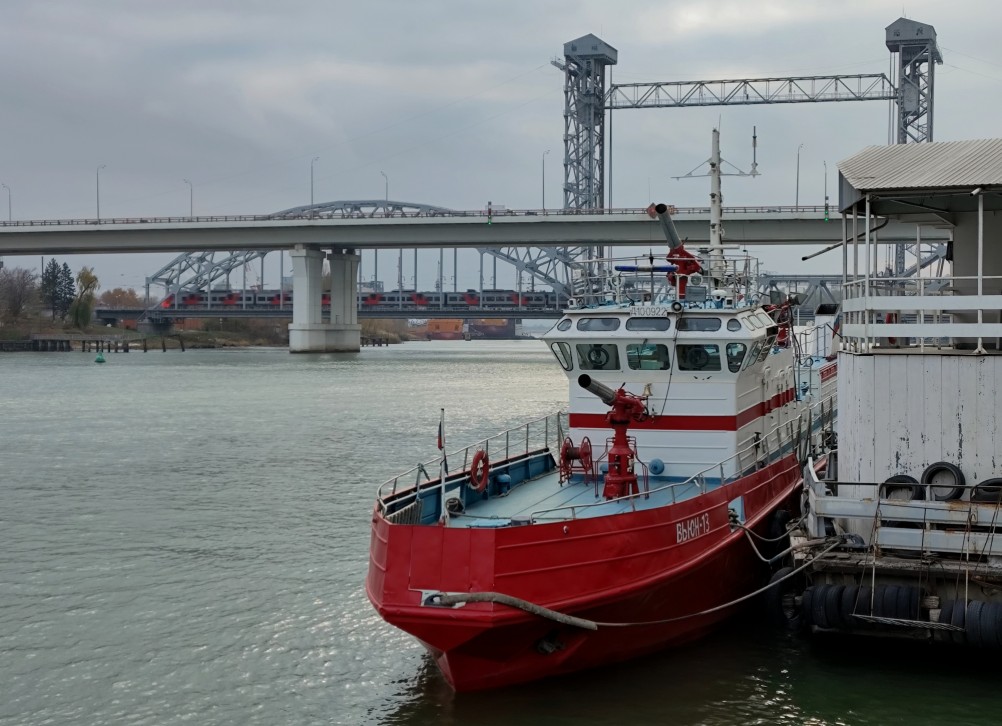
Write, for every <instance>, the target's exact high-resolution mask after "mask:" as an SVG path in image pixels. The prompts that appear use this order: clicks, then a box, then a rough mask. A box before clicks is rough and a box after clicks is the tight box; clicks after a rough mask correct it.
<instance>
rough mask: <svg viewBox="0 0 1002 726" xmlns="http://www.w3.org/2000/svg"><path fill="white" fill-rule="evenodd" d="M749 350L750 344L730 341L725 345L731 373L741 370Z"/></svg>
mask: <svg viewBox="0 0 1002 726" xmlns="http://www.w3.org/2000/svg"><path fill="white" fill-rule="evenodd" d="M747 352H748V346H747V345H745V344H744V343H728V344H727V345H726V346H724V353H725V355H726V356H727V370H729V371H730V372H731V373H737V372H738V371H740V370H741V364H742V363H744V360H745V353H747Z"/></svg>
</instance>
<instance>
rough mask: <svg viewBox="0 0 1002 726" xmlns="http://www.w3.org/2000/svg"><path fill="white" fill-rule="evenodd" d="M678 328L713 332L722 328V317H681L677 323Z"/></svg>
mask: <svg viewBox="0 0 1002 726" xmlns="http://www.w3.org/2000/svg"><path fill="white" fill-rule="evenodd" d="M675 327H676V329H678V330H689V331H694V332H698V333H712V332H713V331H715V330H720V318H690V317H683V318H679V319H678V322H677V323H676V324H675Z"/></svg>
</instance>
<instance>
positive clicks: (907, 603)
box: [894, 587, 922, 620]
mask: <svg viewBox="0 0 1002 726" xmlns="http://www.w3.org/2000/svg"><path fill="white" fill-rule="evenodd" d="M921 601H922V591H921V590H920V589H919V588H917V587H899V588H898V601H897V603H896V604H895V607H894V612H895V613H896V615H895V616H894V617H896V618H901V619H902V620H918V615H919V608H920V607H921V604H922V603H921Z"/></svg>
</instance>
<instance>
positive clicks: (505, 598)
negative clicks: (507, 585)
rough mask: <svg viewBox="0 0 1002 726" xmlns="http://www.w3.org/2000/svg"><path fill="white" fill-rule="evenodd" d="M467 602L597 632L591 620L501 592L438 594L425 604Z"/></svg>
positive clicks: (445, 604) (596, 626)
mask: <svg viewBox="0 0 1002 726" xmlns="http://www.w3.org/2000/svg"><path fill="white" fill-rule="evenodd" d="M468 602H492V603H497V604H499V605H507V606H508V607H513V608H516V609H518V610H524V611H525V612H527V613H530V614H532V615H538V616H539V617H541V618H548V619H549V620H555V621H556V622H558V623H562V624H563V625H572V626H574V627H576V628H583V629H585V630H598V625H596V624H595V623H594V622H593V621H591V620H585V619H584V618H576V617H574V616H573V615H567V614H565V613H561V612H557V611H556V610H550V609H549V608H544V607H543V606H542V605H536V604H535V603H531V602H529V601H528V600H523V599H521V598H518V597H513V596H511V595H505V594H504V593H503V592H457V593H438V594H435V595H432V596H430V597H429V598H428V599H427V600H426V601H425V604H426V605H442V606H451V605H460V604H463V603H468Z"/></svg>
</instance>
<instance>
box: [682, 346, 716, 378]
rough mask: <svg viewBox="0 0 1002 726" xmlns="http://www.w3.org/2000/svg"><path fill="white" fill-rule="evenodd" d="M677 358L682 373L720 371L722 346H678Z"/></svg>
mask: <svg viewBox="0 0 1002 726" xmlns="http://www.w3.org/2000/svg"><path fill="white" fill-rule="evenodd" d="M675 358H676V360H677V362H678V369H679V370H680V371H719V370H720V346H719V345H716V344H708V343H701V344H699V345H677V346H675Z"/></svg>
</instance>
